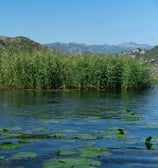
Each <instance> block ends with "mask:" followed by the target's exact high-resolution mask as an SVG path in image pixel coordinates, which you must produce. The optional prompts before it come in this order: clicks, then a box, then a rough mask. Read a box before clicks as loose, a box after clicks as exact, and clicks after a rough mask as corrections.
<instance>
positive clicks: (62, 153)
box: [57, 150, 76, 156]
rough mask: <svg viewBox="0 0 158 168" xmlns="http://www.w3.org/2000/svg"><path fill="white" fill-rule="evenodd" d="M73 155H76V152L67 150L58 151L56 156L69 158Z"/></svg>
mask: <svg viewBox="0 0 158 168" xmlns="http://www.w3.org/2000/svg"><path fill="white" fill-rule="evenodd" d="M74 154H76V152H73V151H68V150H60V151H58V152H57V155H60V156H71V155H74Z"/></svg>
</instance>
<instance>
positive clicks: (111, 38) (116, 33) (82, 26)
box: [0, 0, 158, 45]
mask: <svg viewBox="0 0 158 168" xmlns="http://www.w3.org/2000/svg"><path fill="white" fill-rule="evenodd" d="M0 17H1V19H0V35H1V36H10V37H14V36H26V37H28V38H31V39H32V40H35V41H37V42H40V43H51V42H66V43H67V42H77V43H86V44H118V43H121V42H129V41H135V42H137V43H147V44H150V45H158V21H157V20H158V0H0Z"/></svg>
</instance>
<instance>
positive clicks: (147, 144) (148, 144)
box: [145, 136, 152, 149]
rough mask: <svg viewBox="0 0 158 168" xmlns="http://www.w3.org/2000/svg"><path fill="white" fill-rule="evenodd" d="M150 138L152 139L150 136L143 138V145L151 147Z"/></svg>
mask: <svg viewBox="0 0 158 168" xmlns="http://www.w3.org/2000/svg"><path fill="white" fill-rule="evenodd" d="M151 139H152V137H151V136H148V137H147V138H146V139H145V145H146V147H147V149H151V147H152V143H151Z"/></svg>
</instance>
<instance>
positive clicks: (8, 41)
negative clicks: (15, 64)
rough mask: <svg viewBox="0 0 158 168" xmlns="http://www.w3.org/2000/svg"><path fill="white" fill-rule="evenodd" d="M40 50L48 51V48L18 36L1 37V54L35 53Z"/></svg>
mask: <svg viewBox="0 0 158 168" xmlns="http://www.w3.org/2000/svg"><path fill="white" fill-rule="evenodd" d="M40 50H48V48H47V47H45V46H43V45H41V44H39V43H37V42H34V41H32V40H30V39H29V38H26V37H22V36H18V37H15V38H10V37H4V36H0V51H1V52H6V53H10V54H13V53H17V52H35V51H40Z"/></svg>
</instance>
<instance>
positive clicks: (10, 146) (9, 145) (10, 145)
mask: <svg viewBox="0 0 158 168" xmlns="http://www.w3.org/2000/svg"><path fill="white" fill-rule="evenodd" d="M19 147H20V145H19V144H14V143H12V142H3V143H2V144H0V149H14V148H19Z"/></svg>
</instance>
